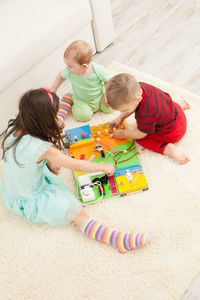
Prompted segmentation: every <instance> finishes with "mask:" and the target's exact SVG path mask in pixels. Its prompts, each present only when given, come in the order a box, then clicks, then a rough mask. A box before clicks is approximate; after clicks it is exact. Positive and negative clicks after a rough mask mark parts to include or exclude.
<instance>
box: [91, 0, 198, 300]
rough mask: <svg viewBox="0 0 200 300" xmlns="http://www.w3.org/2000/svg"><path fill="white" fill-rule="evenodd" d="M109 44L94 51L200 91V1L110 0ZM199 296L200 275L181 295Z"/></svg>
mask: <svg viewBox="0 0 200 300" xmlns="http://www.w3.org/2000/svg"><path fill="white" fill-rule="evenodd" d="M111 5H112V15H113V20H114V26H115V40H114V42H113V44H112V45H110V46H109V47H108V48H107V49H105V50H104V51H103V53H99V54H97V55H95V57H94V60H95V61H96V62H98V63H101V64H103V65H105V66H106V65H109V64H110V63H111V62H112V61H118V62H121V63H124V64H127V65H129V66H130V67H134V68H137V69H139V70H140V71H143V72H145V73H149V74H152V75H154V76H155V77H157V78H160V79H162V80H165V81H168V82H171V83H173V84H175V85H178V86H180V87H182V88H184V89H187V90H189V91H191V92H194V93H197V94H199V95H200V1H199V0H166V1H160V0H142V1H141V0H111ZM186 299H187V300H200V275H198V276H197V278H196V279H195V281H194V282H193V283H192V284H191V287H189V288H188V291H186V293H185V295H184V297H183V298H182V300H186Z"/></svg>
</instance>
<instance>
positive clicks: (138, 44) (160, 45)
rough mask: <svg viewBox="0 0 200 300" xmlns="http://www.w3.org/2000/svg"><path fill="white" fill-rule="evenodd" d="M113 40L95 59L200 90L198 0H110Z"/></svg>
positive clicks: (199, 14) (199, 17) (199, 6)
mask: <svg viewBox="0 0 200 300" xmlns="http://www.w3.org/2000/svg"><path fill="white" fill-rule="evenodd" d="M111 6H112V15H113V20H114V26H115V40H114V43H113V44H112V45H110V46H109V47H108V48H107V49H106V50H105V51H104V52H103V53H100V54H97V55H96V56H95V61H96V62H99V63H102V64H104V65H108V64H109V63H110V62H111V61H113V60H115V61H118V62H121V63H124V64H127V65H129V66H131V67H134V68H137V69H139V70H141V71H143V72H145V73H149V74H152V75H154V76H155V77H158V78H160V79H162V80H166V81H168V82H172V83H174V84H176V85H178V86H180V87H182V88H184V89H187V90H190V91H192V92H194V93H197V94H200V1H199V0H166V1H160V0H143V1H141V0H111Z"/></svg>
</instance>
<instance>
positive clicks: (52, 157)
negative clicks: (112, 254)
mask: <svg viewBox="0 0 200 300" xmlns="http://www.w3.org/2000/svg"><path fill="white" fill-rule="evenodd" d="M58 109H59V98H58V97H57V95H56V94H55V93H51V92H50V91H49V90H48V89H46V88H40V89H35V90H30V91H28V92H26V93H25V94H24V95H23V96H22V97H21V99H20V102H19V112H18V115H17V116H16V118H14V119H11V120H10V121H9V124H8V128H7V129H6V130H5V132H3V133H2V134H1V138H2V139H3V140H2V145H1V147H2V150H3V157H2V158H3V160H4V163H3V172H2V180H1V196H2V200H3V203H4V204H5V205H6V206H7V207H8V209H9V210H10V211H12V212H13V213H15V214H17V215H19V216H20V217H22V218H25V219H27V221H29V222H31V223H37V224H49V225H53V226H60V225H66V224H69V223H70V222H72V221H73V222H74V223H75V224H76V225H77V226H78V227H79V228H80V230H81V232H82V233H83V234H84V235H86V236H88V237H89V238H92V239H95V240H99V241H101V242H103V243H107V244H110V245H112V246H114V247H115V248H116V249H117V250H118V251H120V252H127V251H128V250H131V249H133V248H136V247H141V246H144V244H146V243H147V242H148V241H149V240H150V238H151V235H150V234H149V233H143V234H140V233H122V232H119V231H116V230H113V229H109V228H108V227H106V226H104V225H103V224H101V223H100V222H97V221H95V220H94V219H91V218H89V216H88V215H87V214H86V212H85V211H84V210H83V208H82V207H81V204H80V202H79V201H78V200H77V199H76V198H75V197H74V195H73V194H72V193H71V192H70V191H69V189H68V188H67V186H66V184H65V183H64V182H63V181H62V180H61V178H60V177H59V176H56V175H58V172H59V169H60V168H61V167H64V168H67V169H71V170H75V171H78V172H86V173H90V172H99V171H101V172H104V173H105V174H107V175H108V176H109V175H112V174H113V173H114V166H113V165H112V164H99V163H93V162H88V161H83V160H77V159H73V158H70V157H69V156H67V155H65V154H64V153H63V152H62V151H61V150H62V149H63V147H64V145H63V142H62V139H61V135H60V134H61V130H62V129H61V128H60V127H59V125H58V123H57V112H58Z"/></svg>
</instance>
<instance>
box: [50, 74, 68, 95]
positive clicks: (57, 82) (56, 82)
mask: <svg viewBox="0 0 200 300" xmlns="http://www.w3.org/2000/svg"><path fill="white" fill-rule="evenodd" d="M64 80H65V79H64V78H62V77H61V72H59V73H58V75H57V76H56V79H55V80H54V83H53V84H52V86H51V88H50V90H51V91H52V92H54V93H56V92H57V89H58V88H59V86H60V85H61V83H63V81H64Z"/></svg>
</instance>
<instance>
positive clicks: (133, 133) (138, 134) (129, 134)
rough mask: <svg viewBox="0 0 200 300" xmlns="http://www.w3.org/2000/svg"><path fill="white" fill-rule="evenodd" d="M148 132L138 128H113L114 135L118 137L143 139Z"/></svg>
mask: <svg viewBox="0 0 200 300" xmlns="http://www.w3.org/2000/svg"><path fill="white" fill-rule="evenodd" d="M146 135H147V133H145V132H142V131H140V130H139V129H138V128H135V129H134V130H130V129H128V130H124V129H116V130H113V136H114V137H116V138H117V139H124V138H127V139H143V138H144V137H145V136H146Z"/></svg>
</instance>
